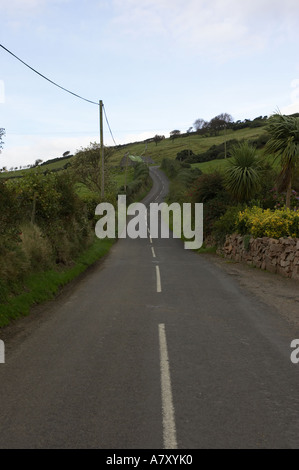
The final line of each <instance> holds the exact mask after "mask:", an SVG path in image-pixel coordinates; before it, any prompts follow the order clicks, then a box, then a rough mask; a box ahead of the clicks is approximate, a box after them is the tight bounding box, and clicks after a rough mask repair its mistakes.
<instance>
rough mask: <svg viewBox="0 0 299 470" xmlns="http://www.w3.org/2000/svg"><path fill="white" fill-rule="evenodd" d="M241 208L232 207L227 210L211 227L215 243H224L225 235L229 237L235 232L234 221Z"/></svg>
mask: <svg viewBox="0 0 299 470" xmlns="http://www.w3.org/2000/svg"><path fill="white" fill-rule="evenodd" d="M241 209H242V207H241V206H240V205H239V206H232V207H229V208H228V209H227V211H226V212H225V214H223V215H222V216H221V217H220V219H219V220H216V221H215V223H214V227H213V236H214V238H215V240H216V242H217V243H218V244H220V245H222V244H223V243H224V241H225V238H226V235H231V234H232V233H234V232H236V221H237V219H238V216H239V213H240V211H241Z"/></svg>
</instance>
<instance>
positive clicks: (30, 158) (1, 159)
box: [0, 135, 99, 168]
mask: <svg viewBox="0 0 299 470" xmlns="http://www.w3.org/2000/svg"><path fill="white" fill-rule="evenodd" d="M95 141H97V142H98V141H99V137H98V136H86V137H83V136H81V137H40V136H36V135H26V136H22V135H18V136H14V137H13V138H12V137H11V138H10V139H9V138H8V139H6V140H5V146H4V148H3V150H2V154H1V156H0V168H2V167H3V166H7V167H8V168H11V167H15V166H20V165H22V166H23V165H29V164H31V163H34V162H35V160H36V159H38V158H40V159H42V160H43V161H46V160H50V159H52V158H56V157H61V156H62V154H63V153H64V152H66V151H67V150H68V151H70V152H71V153H74V152H76V150H79V149H80V148H81V147H87V146H88V145H89V144H90V142H95Z"/></svg>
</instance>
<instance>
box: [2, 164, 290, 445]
mask: <svg viewBox="0 0 299 470" xmlns="http://www.w3.org/2000/svg"><path fill="white" fill-rule="evenodd" d="M151 172H152V175H153V179H154V185H153V188H152V191H151V192H150V194H149V195H148V196H147V197H146V199H145V201H144V202H145V203H146V204H149V202H157V201H162V199H163V197H164V196H165V195H166V193H167V190H168V185H167V180H166V178H165V177H164V176H163V174H162V173H161V172H160V171H159V170H157V169H152V170H151ZM253 275H254V272H253ZM26 322H27V323H26ZM26 324H27V328H28V329H27V330H26V328H24V325H25V326H26ZM18 325H21V326H19V329H20V334H15V335H12V336H11V337H9V338H8V339H7V342H6V363H5V364H0V448H2V449H3V448H102V449H163V448H171V449H175V448H177V449H200V448H298V447H299V364H298V365H295V364H293V363H292V362H291V360H290V355H291V348H290V344H291V341H292V340H293V339H296V338H299V331H298V329H296V327H292V325H290V324H289V323H287V322H286V321H285V320H284V319H283V318H282V317H281V316H280V315H279V314H278V313H277V312H275V311H274V310H273V309H272V308H270V307H269V306H267V305H266V304H265V303H264V302H263V301H261V299H259V298H258V297H255V296H254V295H253V294H252V293H250V292H249V291H247V290H246V289H245V288H242V287H240V285H239V284H238V283H237V281H236V279H235V278H234V277H233V276H230V275H229V274H228V273H227V272H226V271H225V270H223V269H221V267H220V266H217V265H215V264H214V263H212V262H210V261H209V258H208V257H202V256H200V255H198V254H196V253H194V252H191V251H188V250H184V247H183V243H182V242H181V241H180V240H178V239H150V238H148V239H137V240H130V239H122V240H119V241H118V242H117V243H116V244H115V245H114V246H113V248H112V250H111V252H110V254H109V255H108V256H107V257H106V258H105V260H104V261H103V262H101V263H99V264H98V265H97V267H95V268H92V269H91V270H90V271H89V272H88V273H87V274H86V275H85V276H83V277H82V278H81V280H79V281H77V282H75V283H73V284H71V286H70V287H68V288H67V289H66V290H65V291H64V292H63V293H62V294H61V295H60V296H59V297H58V299H56V300H55V301H53V302H50V303H48V304H47V305H45V306H43V307H42V308H41V309H40V312H39V314H38V315H37V314H35V315H33V316H32V317H31V318H29V319H25V320H21V321H20V322H19V323H18ZM0 336H1V332H0Z"/></svg>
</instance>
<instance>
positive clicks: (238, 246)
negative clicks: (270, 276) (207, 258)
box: [218, 234, 299, 280]
mask: <svg viewBox="0 0 299 470" xmlns="http://www.w3.org/2000/svg"><path fill="white" fill-rule="evenodd" d="M218 252H219V253H220V254H222V255H224V257H225V258H229V259H233V260H235V261H240V262H245V263H247V264H249V265H252V266H255V267H257V268H260V269H263V270H267V271H270V272H271V273H278V274H281V275H282V276H285V277H289V278H292V279H297V280H299V238H279V239H278V240H276V239H274V238H267V237H263V238H250V239H248V237H242V236H241V235H237V234H234V235H229V236H227V237H226V241H225V244H224V246H223V247H221V248H220V249H219V250H218Z"/></svg>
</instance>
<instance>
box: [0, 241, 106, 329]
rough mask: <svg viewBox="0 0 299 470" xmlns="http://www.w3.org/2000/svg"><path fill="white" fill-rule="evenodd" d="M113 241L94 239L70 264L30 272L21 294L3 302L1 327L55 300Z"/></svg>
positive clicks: (0, 309)
mask: <svg viewBox="0 0 299 470" xmlns="http://www.w3.org/2000/svg"><path fill="white" fill-rule="evenodd" d="M113 243H114V240H98V239H95V241H94V242H93V244H92V245H91V246H90V247H89V248H88V249H87V250H86V251H84V252H83V253H82V254H81V255H80V256H79V257H78V258H77V259H76V261H75V263H74V264H73V265H72V266H71V267H64V268H61V267H60V268H59V269H51V270H48V271H44V272H39V273H34V274H31V275H28V276H27V277H26V278H25V279H24V281H23V282H22V284H20V285H19V290H20V291H22V293H21V294H19V295H16V296H13V297H11V298H9V299H8V300H7V302H5V303H4V304H0V327H3V326H5V325H8V324H9V323H10V322H11V321H12V320H15V319H16V318H19V317H21V316H25V315H28V314H29V312H30V309H31V308H32V307H33V306H34V305H36V304H40V303H42V302H45V301H46V300H50V299H52V298H53V297H54V296H55V295H56V294H57V293H58V292H59V290H60V289H61V288H62V287H63V286H64V285H66V284H67V283H69V282H70V281H72V280H73V279H75V278H76V277H77V276H79V274H81V273H83V272H84V271H85V270H86V269H87V268H88V267H89V266H91V265H92V264H94V263H95V262H96V261H97V260H99V259H100V258H102V257H103V256H105V255H106V254H107V253H108V251H109V249H110V248H111V246H112V245H113ZM17 287H18V286H17Z"/></svg>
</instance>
